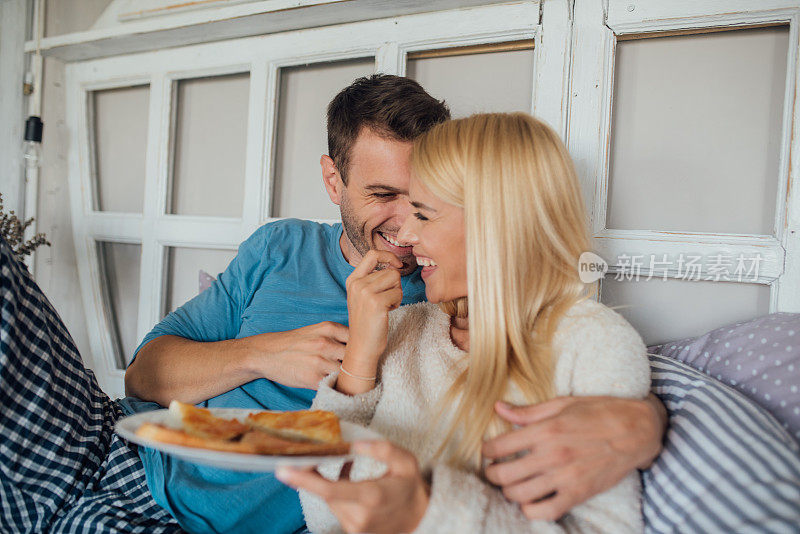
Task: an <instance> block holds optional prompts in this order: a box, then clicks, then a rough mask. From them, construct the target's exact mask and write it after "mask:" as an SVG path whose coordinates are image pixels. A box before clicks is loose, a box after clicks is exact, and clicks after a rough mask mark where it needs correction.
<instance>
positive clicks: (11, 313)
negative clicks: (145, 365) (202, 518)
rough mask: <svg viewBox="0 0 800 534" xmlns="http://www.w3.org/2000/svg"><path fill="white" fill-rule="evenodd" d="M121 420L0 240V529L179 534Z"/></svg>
mask: <svg viewBox="0 0 800 534" xmlns="http://www.w3.org/2000/svg"><path fill="white" fill-rule="evenodd" d="M121 414H122V411H121V409H120V407H119V406H118V405H117V404H116V403H114V402H113V401H111V400H110V399H109V398H108V397H107V396H106V395H105V394H104V393H103V392H102V391H101V390H100V387H99V386H98V384H97V381H96V379H95V377H94V374H93V373H92V372H91V371H89V370H87V369H86V368H85V367H84V366H83V363H82V361H81V357H80V354H78V351H77V349H76V348H75V344H74V343H73V341H72V338H71V337H70V335H69V333H68V332H67V329H66V328H65V326H64V324H63V323H62V322H61V320H60V318H59V317H58V314H57V313H56V311H55V310H54V309H53V307H52V306H51V305H50V303H49V302H48V301H47V299H46V298H45V296H44V295H43V294H42V292H41V291H40V289H39V287H38V286H37V285H36V283H35V282H34V281H33V279H32V278H31V277H30V275H29V274H28V272H27V270H26V269H25V267H24V266H22V265H21V264H20V263H19V262H18V261H17V260H16V258H15V257H14V255H13V253H12V252H11V250H10V249H9V247H8V245H7V244H6V242H5V241H3V240H2V239H0V532H3V533H16V532H59V533H60V532H70V533H72V532H92V533H101V532H148V533H151V532H153V533H157V532H179V531H180V528H179V527H178V524H177V522H175V520H174V519H172V517H171V516H170V515H169V514H168V513H167V512H166V511H165V510H164V509H163V508H161V507H160V506H158V505H157V504H156V503H155V502H154V501H153V499H152V497H151V495H150V492H149V490H148V489H147V484H146V481H145V475H144V469H143V467H142V463H141V461H140V459H139V457H138V455H137V453H136V451H135V450H133V449H131V448H130V447H129V446H128V445H127V444H126V443H125V442H123V441H121V440H120V439H119V437H117V436H116V434H114V431H113V427H114V423H115V421H116V420H117V419H118V418H119V417H120V416H121Z"/></svg>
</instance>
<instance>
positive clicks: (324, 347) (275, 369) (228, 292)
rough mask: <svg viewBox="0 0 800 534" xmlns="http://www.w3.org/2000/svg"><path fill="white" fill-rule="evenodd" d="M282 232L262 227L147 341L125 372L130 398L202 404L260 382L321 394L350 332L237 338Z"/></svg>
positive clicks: (320, 329) (331, 326)
mask: <svg viewBox="0 0 800 534" xmlns="http://www.w3.org/2000/svg"><path fill="white" fill-rule="evenodd" d="M275 232H277V230H276V229H275V225H265V226H263V227H261V228H259V229H258V230H257V231H256V232H255V233H253V235H252V236H251V237H250V238H249V239H247V241H245V242H244V243H243V244H242V245H241V246H240V247H239V254H238V255H237V256H236V257H235V258H234V259H233V261H232V262H231V263H230V265H229V266H228V268H227V269H226V270H225V271H224V272H223V273H222V274H221V275H220V276H219V279H218V280H216V281H214V283H213V284H212V285H211V287H210V288H208V289H207V290H206V291H204V292H203V293H201V294H200V295H198V296H196V297H195V298H194V299H192V300H190V301H189V302H187V303H186V304H184V305H183V306H181V307H180V308H178V309H177V310H175V311H174V312H172V313H170V314H169V315H168V316H167V317H166V318H165V319H164V320H163V321H161V322H160V323H159V324H158V325H156V327H155V328H154V329H153V331H151V332H150V333H149V334H148V335H147V336H146V337H145V338H144V340H143V341H142V343H141V345H140V346H139V348H138V349H137V352H136V354H135V359H134V360H133V362H132V363H131V365H130V367H129V368H128V370H127V372H126V374H125V388H126V393H127V394H128V395H132V396H135V397H139V398H141V399H144V400H151V401H155V402H158V403H159V404H161V405H163V406H166V405H168V404H169V402H170V401H171V400H173V399H178V400H180V401H183V402H189V403H198V402H202V401H204V400H206V399H209V398H212V397H215V396H216V395H220V394H222V393H225V392H227V391H229V390H231V389H233V388H235V387H238V386H240V385H242V384H245V383H247V382H250V381H252V380H255V379H258V378H267V379H270V380H274V381H276V382H278V383H281V384H283V385H286V386H290V387H300V388H308V389H316V385H317V383H319V381H320V379H322V378H323V377H325V376H327V375H329V374H330V373H331V372H333V371H334V370H337V369H338V366H339V361H340V360H341V359H342V357H343V356H344V347H345V343H346V342H347V337H348V334H347V327H345V326H343V325H342V324H339V323H336V322H332V321H323V322H320V323H318V324H312V325H308V326H304V327H302V328H297V329H291V330H287V331H282V332H267V333H259V334H256V335H248V336H246V337H241V338H239V339H237V336H239V335H240V331H241V329H242V324H243V323H242V321H243V319H242V316H243V313H244V312H245V310H246V308H247V306H248V305H249V304H250V302H251V301H252V299H253V295H254V293H255V292H256V291H257V290H258V288H259V286H260V285H261V284H262V282H263V281H264V279H265V278H266V277H268V276H269V268H270V257H269V254H268V251H269V249H270V245H271V243H272V241H274V240H277V239H285V236H283V235H282V234H281V235H279V236H273V233H275ZM283 232H284V233H285V229H284V230H283Z"/></svg>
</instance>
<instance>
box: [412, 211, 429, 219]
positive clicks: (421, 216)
mask: <svg viewBox="0 0 800 534" xmlns="http://www.w3.org/2000/svg"><path fill="white" fill-rule="evenodd" d="M414 217H416V218H417V219H419V220H420V221H427V220H428V218H427V217H425V216H424V215H423V214H421V213H420V212H418V211H415V212H414Z"/></svg>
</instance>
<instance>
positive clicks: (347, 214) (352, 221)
mask: <svg viewBox="0 0 800 534" xmlns="http://www.w3.org/2000/svg"><path fill="white" fill-rule="evenodd" d="M339 211H340V212H341V214H342V227H343V228H344V233H345V235H347V239H349V240H350V243H351V244H352V245H353V248H355V249H356V252H358V253H359V254H360V255H361V257H362V258H363V257H364V256H365V255H366V253H367V252H369V251H370V250H371V249H373V248H375V247H373V246H372V243H371V237H372V235H369V236H367V235H366V232H365V229H364V224H362V223H361V221H359V220H358V219H357V218H356V216H355V214H354V213H353V207H352V206H351V205H350V197H349V196H348V195H347V193H344V194H343V195H342V202H341V204H339ZM412 260H413V257H407V258H400V261H402V262H403V267H402V269H401V270H400V272H401V273H402V274H403V275H406V274H410V273H412V272H414V270H415V269H416V268H417V265H416V264H412V263H411V261H412Z"/></svg>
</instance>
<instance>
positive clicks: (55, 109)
mask: <svg viewBox="0 0 800 534" xmlns="http://www.w3.org/2000/svg"><path fill="white" fill-rule="evenodd" d="M110 3H111V0H48V1H47V2H46V24H45V36H53V35H62V34H65V33H71V32H75V31H81V30H86V29H88V28H91V26H92V24H94V22H95V20H97V18H98V17H99V16H100V14H102V12H103V10H104V9H105V8H106V6H108V5H109V4H110ZM43 72H44V74H43V85H42V121H43V122H44V124H45V127H44V135H43V137H42V169H41V174H40V176H39V204H38V206H37V223H38V231H40V232H44V233H45V234H47V239H48V240H49V241H50V242H51V243H52V244H53V246H51V247H40V248H39V249H38V250H37V251H36V264H35V266H34V269H33V272H34V276H35V278H36V282H37V283H38V284H39V287H41V288H42V290H43V291H44V293H45V295H47V297H48V298H49V299H50V302H51V303H52V304H53V306H54V307H55V309H56V311H57V312H58V313H59V315H60V316H61V318H62V320H63V321H64V323H65V324H66V326H67V329H68V330H69V332H70V334H72V338H73V339H74V340H75V344H76V345H77V347H78V350H79V351H80V352H81V354H89V352H90V349H89V333H88V330H87V326H86V312H85V310H84V307H83V301H82V298H81V291H80V283H79V282H78V265H77V262H76V260H75V245H74V243H73V241H72V226H71V224H72V219H71V217H70V210H69V194H68V189H69V188H68V186H67V155H68V154H69V151H70V150H71V149H72V145H71V142H70V139H69V135H68V133H67V128H66V123H65V120H66V117H65V93H64V63H63V62H61V61H59V60H57V59H51V58H45V60H44V69H43Z"/></svg>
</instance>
